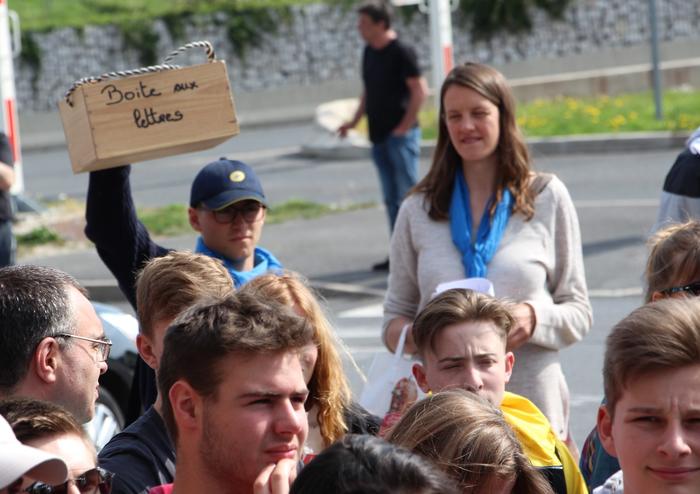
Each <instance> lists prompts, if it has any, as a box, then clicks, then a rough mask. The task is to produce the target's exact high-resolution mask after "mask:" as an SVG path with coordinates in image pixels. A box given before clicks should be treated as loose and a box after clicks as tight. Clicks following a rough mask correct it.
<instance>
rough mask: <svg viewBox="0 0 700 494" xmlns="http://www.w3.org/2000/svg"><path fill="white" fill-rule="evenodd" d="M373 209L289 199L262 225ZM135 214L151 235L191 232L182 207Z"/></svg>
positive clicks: (366, 205) (273, 208)
mask: <svg viewBox="0 0 700 494" xmlns="http://www.w3.org/2000/svg"><path fill="white" fill-rule="evenodd" d="M374 205H375V204H374V203H359V204H351V205H349V206H334V205H327V204H321V203H317V202H312V201H306V200H303V199H290V200H289V201H286V202H283V203H280V204H275V205H272V206H271V207H270V208H269V210H268V211H267V219H266V220H265V223H266V224H268V225H271V224H277V223H284V222H285V221H290V220H297V219H313V218H319V217H321V216H325V215H327V214H334V213H341V212H346V211H354V210H357V209H364V208H369V207H373V206H374ZM138 214H139V218H140V219H141V221H142V222H143V224H144V225H145V226H146V228H147V229H148V231H149V232H151V234H153V235H160V236H171V235H180V234H184V233H191V232H192V227H191V226H190V224H189V221H188V219H187V206H185V205H183V204H171V205H168V206H163V207H159V208H144V209H141V210H139V213H138Z"/></svg>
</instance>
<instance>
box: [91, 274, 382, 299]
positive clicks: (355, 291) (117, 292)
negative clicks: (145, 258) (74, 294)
mask: <svg viewBox="0 0 700 494" xmlns="http://www.w3.org/2000/svg"><path fill="white" fill-rule="evenodd" d="M80 284H81V285H82V286H83V287H84V288H85V289H86V290H87V291H88V293H89V295H90V299H92V300H95V301H98V302H112V303H114V302H126V298H125V297H124V294H123V293H122V291H121V289H120V288H119V285H117V283H116V281H114V280H84V281H80ZM309 284H310V285H311V288H313V289H314V291H316V292H317V293H318V294H320V295H321V296H323V297H324V298H334V297H348V298H366V297H384V294H385V290H380V289H378V288H371V287H367V286H364V285H355V284H350V283H337V282H329V281H318V280H309Z"/></svg>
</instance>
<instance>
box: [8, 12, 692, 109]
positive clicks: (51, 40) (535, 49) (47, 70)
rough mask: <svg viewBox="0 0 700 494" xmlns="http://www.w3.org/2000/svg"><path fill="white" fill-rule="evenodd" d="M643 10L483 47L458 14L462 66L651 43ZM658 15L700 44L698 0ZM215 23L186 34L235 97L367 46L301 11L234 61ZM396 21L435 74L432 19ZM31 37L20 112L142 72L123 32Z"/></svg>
mask: <svg viewBox="0 0 700 494" xmlns="http://www.w3.org/2000/svg"><path fill="white" fill-rule="evenodd" d="M646 5H647V3H646V2H643V1H642V0H577V1H576V2H575V3H574V4H573V5H572V7H570V8H569V10H568V11H567V13H566V16H565V20H564V21H561V22H553V21H551V20H550V19H549V18H548V17H547V16H546V15H545V14H544V13H542V12H539V11H538V12H536V13H535V16H534V29H533V30H532V33H530V34H528V35H524V36H510V35H501V36H497V37H495V38H494V39H492V40H491V41H490V42H479V43H474V42H473V41H472V39H471V36H470V34H469V32H467V30H466V29H464V28H462V27H461V26H462V25H463V23H462V20H461V19H460V15H459V14H455V15H454V16H453V25H454V45H455V46H454V53H455V60H456V61H457V62H459V61H464V60H467V59H472V60H475V59H476V60H478V61H482V62H486V63H490V64H494V65H498V66H503V65H506V64H508V63H514V62H523V61H528V60H532V59H538V60H541V59H545V60H546V59H551V60H556V59H561V58H563V57H571V56H574V55H580V54H586V53H595V52H597V51H600V50H604V49H605V50H609V49H615V48H624V47H633V46H638V45H648V42H649V41H648V40H649V25H648V14H647V9H646ZM657 12H658V17H659V37H660V40H661V41H676V40H688V39H691V40H692V39H698V42H699V43H700V31H699V30H698V29H697V28H693V26H696V27H697V26H699V25H700V1H698V0H657ZM217 16H221V14H215V15H213V16H209V17H202V18H197V19H195V20H194V21H193V22H192V23H191V24H189V25H187V26H186V29H185V31H186V34H185V37H184V38H185V39H186V40H188V41H190V40H199V39H206V40H209V41H211V42H212V43H213V45H214V47H215V49H216V52H217V57H218V58H222V59H224V60H226V61H227V63H228V67H229V72H230V78H231V82H232V85H233V88H234V92H236V93H240V92H247V91H251V92H252V91H264V90H274V89H275V88H281V87H287V86H313V85H315V84H321V83H326V82H328V81H346V80H354V79H357V77H358V67H359V63H360V56H361V52H362V42H361V41H360V39H359V36H358V34H357V31H356V16H355V14H354V12H352V11H346V10H343V9H341V8H337V7H330V6H327V5H323V4H315V5H307V6H304V7H298V8H295V9H294V11H293V15H292V17H291V20H284V21H283V20H280V22H279V27H278V29H277V31H276V32H274V33H263V35H262V41H261V42H260V43H259V45H258V46H254V47H250V48H248V49H247V50H246V54H245V56H244V57H243V58H240V57H239V56H237V55H236V51H235V50H234V49H233V47H232V46H231V45H230V42H229V41H228V38H227V35H226V30H225V28H223V27H222V22H221V19H220V18H217ZM397 17H398V18H397V21H396V26H395V27H396V29H397V31H399V33H400V36H401V37H402V38H403V39H405V40H407V41H408V42H410V43H412V44H413V45H414V46H415V47H416V49H417V51H418V55H419V58H420V62H421V65H422V66H423V68H424V69H426V70H429V68H430V49H429V45H428V43H429V35H428V33H429V27H428V19H427V17H426V16H424V15H421V14H415V15H413V16H412V17H411V18H410V19H408V18H406V17H405V16H401V15H399V16H397ZM154 29H155V31H156V32H157V33H158V35H159V41H158V50H157V51H158V53H159V54H160V55H161V56H162V57H164V56H166V55H167V54H168V53H169V52H170V51H171V50H173V49H174V48H176V47H178V46H180V45H182V44H183V42H182V41H179V40H173V39H172V36H171V35H170V33H169V31H168V29H167V27H166V25H165V24H164V23H163V22H162V21H155V23H154ZM32 37H33V39H34V41H35V42H36V44H37V45H38V47H39V50H38V51H39V53H40V63H39V64H38V67H39V68H38V70H36V69H35V68H34V67H32V66H31V65H29V64H28V63H26V62H22V61H21V59H17V61H16V67H15V70H16V74H15V75H16V79H17V96H18V100H19V107H20V109H22V110H24V111H46V110H51V109H54V108H55V104H56V101H58V99H60V98H61V97H62V95H63V93H64V92H65V91H66V89H68V88H69V87H70V85H71V83H72V82H73V81H75V80H77V79H79V78H81V77H84V76H87V75H99V74H101V73H103V72H107V71H112V70H120V69H128V68H135V67H138V66H140V64H139V62H138V59H139V54H138V53H137V51H136V50H133V49H126V48H125V43H124V40H123V36H122V34H121V31H120V30H119V29H118V28H117V27H115V26H100V27H90V26H89V27H86V28H85V29H84V30H82V31H76V30H74V29H62V30H56V31H53V32H49V33H42V34H33V35H32ZM198 52H199V53H198ZM203 60H204V57H203V55H202V53H201V50H194V51H193V52H192V53H190V54H187V55H185V56H182V57H181V58H179V59H178V62H179V63H181V64H187V63H196V62H197V61H203ZM591 68H596V67H591Z"/></svg>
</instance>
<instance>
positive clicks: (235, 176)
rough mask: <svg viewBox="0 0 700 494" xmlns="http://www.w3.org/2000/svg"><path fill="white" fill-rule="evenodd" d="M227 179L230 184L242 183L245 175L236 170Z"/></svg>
mask: <svg viewBox="0 0 700 494" xmlns="http://www.w3.org/2000/svg"><path fill="white" fill-rule="evenodd" d="M228 178H230V179H231V182H236V183H238V182H243V181H244V180H245V173H243V172H242V171H241V170H236V171H235V172H231V175H229V176H228Z"/></svg>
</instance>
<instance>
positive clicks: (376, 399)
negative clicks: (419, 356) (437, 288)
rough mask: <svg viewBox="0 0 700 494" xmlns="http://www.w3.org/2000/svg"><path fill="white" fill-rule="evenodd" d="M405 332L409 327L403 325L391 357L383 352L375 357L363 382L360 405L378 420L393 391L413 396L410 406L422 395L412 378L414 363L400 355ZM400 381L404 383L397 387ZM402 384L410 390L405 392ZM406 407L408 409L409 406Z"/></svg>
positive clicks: (383, 414) (386, 408) (388, 353)
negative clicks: (365, 380) (394, 351)
mask: <svg viewBox="0 0 700 494" xmlns="http://www.w3.org/2000/svg"><path fill="white" fill-rule="evenodd" d="M409 329H410V325H408V324H407V325H405V326H404V327H403V329H402V330H401V336H400V337H399V343H398V345H397V346H396V353H393V354H392V353H390V352H389V351H388V350H385V351H383V352H381V353H379V354H377V355H375V357H374V360H372V365H370V368H369V371H368V372H367V382H366V383H365V387H364V388H363V390H362V394H361V395H360V405H362V406H363V407H365V408H366V409H367V410H369V411H370V412H372V413H373V414H375V415H377V416H379V417H384V416H386V415H387V413H388V412H389V411H390V408H391V400H392V397H393V396H394V395H393V394H394V391H395V390H397V391H398V390H399V389H401V390H402V391H404V392H405V393H408V394H409V395H413V396H415V398H413V399H412V400H410V401H411V403H412V402H413V401H415V399H420V398H421V397H423V393H422V392H421V390H420V389H419V388H418V386H417V385H416V381H415V379H414V378H413V371H412V368H413V364H414V363H415V361H414V360H411V359H408V358H406V357H404V355H403V349H404V346H405V344H406V335H407V334H408V330H409ZM402 379H404V380H405V381H403V383H401V384H400V382H401V381H402ZM402 384H406V385H408V386H410V387H411V389H410V390H406V389H405V388H406V386H402ZM408 404H409V405H410V403H408ZM402 408H403V407H402Z"/></svg>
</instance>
